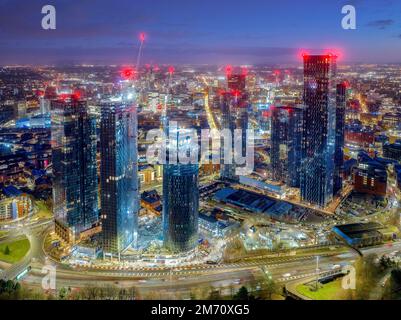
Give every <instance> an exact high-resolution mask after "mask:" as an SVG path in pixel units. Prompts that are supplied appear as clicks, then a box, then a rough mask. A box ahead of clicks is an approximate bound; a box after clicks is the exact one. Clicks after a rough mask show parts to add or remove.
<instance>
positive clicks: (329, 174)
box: [300, 54, 336, 207]
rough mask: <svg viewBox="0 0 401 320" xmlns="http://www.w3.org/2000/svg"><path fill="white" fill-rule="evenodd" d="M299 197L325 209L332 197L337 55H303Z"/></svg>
mask: <svg viewBox="0 0 401 320" xmlns="http://www.w3.org/2000/svg"><path fill="white" fill-rule="evenodd" d="M303 60H304V94H303V97H304V104H305V109H304V112H303V138H302V168H301V181H300V182H301V198H302V200H303V201H305V202H307V203H311V204H313V205H318V206H320V207H324V206H326V205H327V204H328V203H329V202H330V201H331V200H332V198H333V178H334V150H335V140H336V131H335V127H336V83H335V75H336V56H334V55H331V54H326V55H304V57H303Z"/></svg>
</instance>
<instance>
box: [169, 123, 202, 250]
mask: <svg viewBox="0 0 401 320" xmlns="http://www.w3.org/2000/svg"><path fill="white" fill-rule="evenodd" d="M166 131H168V133H169V140H168V144H167V149H166V153H167V163H166V164H165V165H163V236H164V245H165V247H166V248H168V249H169V250H170V251H171V252H174V253H179V252H186V251H190V250H193V249H195V248H196V246H197V241H198V210H199V185H198V184H199V181H198V179H199V165H198V163H197V162H196V163H193V162H189V163H180V161H176V163H172V162H173V161H172V157H173V156H174V154H175V152H181V151H182V152H184V153H189V152H190V151H191V150H193V148H194V144H197V143H198V142H197V141H193V138H194V137H193V136H192V135H188V134H187V133H188V131H187V130H186V129H185V128H168V130H166Z"/></svg>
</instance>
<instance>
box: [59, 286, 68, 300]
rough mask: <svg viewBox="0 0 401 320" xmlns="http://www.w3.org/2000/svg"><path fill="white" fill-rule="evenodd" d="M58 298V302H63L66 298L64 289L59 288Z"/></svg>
mask: <svg viewBox="0 0 401 320" xmlns="http://www.w3.org/2000/svg"><path fill="white" fill-rule="evenodd" d="M58 298H59V299H60V300H65V299H66V298H67V289H66V288H64V287H63V288H61V289H60V291H59V292H58Z"/></svg>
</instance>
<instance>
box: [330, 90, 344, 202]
mask: <svg viewBox="0 0 401 320" xmlns="http://www.w3.org/2000/svg"><path fill="white" fill-rule="evenodd" d="M346 92H347V83H346V82H342V83H340V84H337V91H336V141H335V151H334V184H333V194H334V195H335V194H336V193H337V192H339V191H340V190H341V189H342V185H343V179H342V176H343V170H344V127H345V106H346Z"/></svg>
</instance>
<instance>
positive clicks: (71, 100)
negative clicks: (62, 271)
mask: <svg viewBox="0 0 401 320" xmlns="http://www.w3.org/2000/svg"><path fill="white" fill-rule="evenodd" d="M51 119H52V127H51V140H52V161H53V211H54V217H55V230H56V233H57V234H58V235H59V236H60V237H61V238H62V239H64V240H65V241H66V242H69V243H71V242H74V241H75V240H77V239H78V237H79V234H80V232H82V231H84V230H86V229H89V228H91V226H92V225H93V224H95V223H97V222H98V219H99V212H98V204H97V201H98V182H97V170H96V141H97V139H96V122H95V118H94V117H92V116H91V115H89V114H88V111H87V103H86V101H84V100H80V99H79V98H78V97H76V96H74V95H68V96H67V95H63V96H62V97H60V98H58V99H56V100H53V101H52V103H51Z"/></svg>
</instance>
